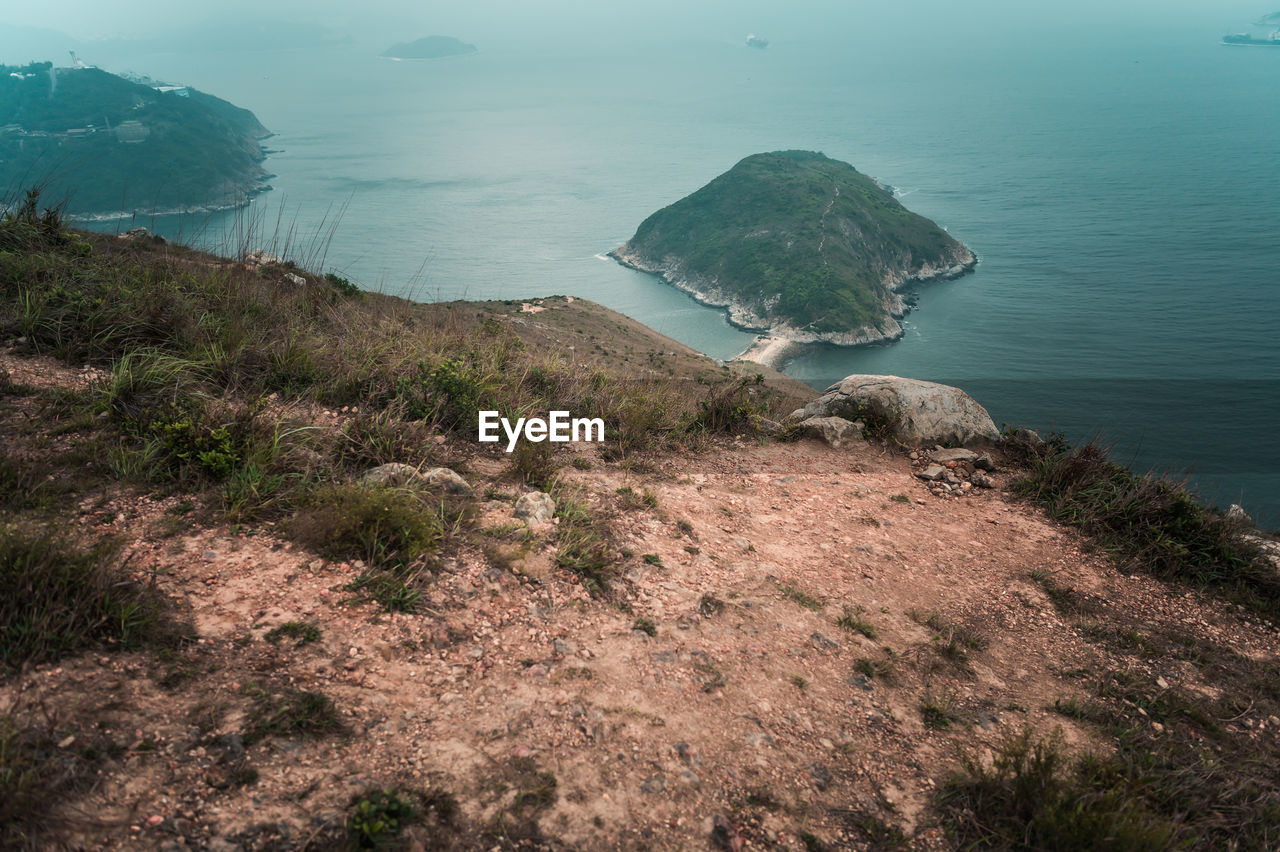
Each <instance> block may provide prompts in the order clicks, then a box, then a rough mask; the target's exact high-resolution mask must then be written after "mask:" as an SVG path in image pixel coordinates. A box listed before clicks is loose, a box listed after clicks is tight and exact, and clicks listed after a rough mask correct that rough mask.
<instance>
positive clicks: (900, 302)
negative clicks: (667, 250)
mask: <svg viewBox="0 0 1280 852" xmlns="http://www.w3.org/2000/svg"><path fill="white" fill-rule="evenodd" d="M629 247H630V243H628V244H627V245H623V246H620V247H619V248H616V249H614V250H613V251H611V252H609V255H608V256H609V257H611V258H613V259H614V260H616V261H617V262H618V263H620V264H622V265H623V266H626V267H628V268H630V269H635V270H638V271H640V272H647V273H649V274H651V275H656V276H658V277H659V278H661V279H662V280H663V281H665V282H666V283H667V284H670V285H671V286H672V287H675V288H676V289H677V290H681V291H683V292H684V293H686V294H688V295H689V296H690V297H691V298H693V300H694V301H696V302H698V303H699V304H702V305H706V306H708V307H713V308H720V309H721V310H723V311H725V314H726V317H727V319H728V322H729V324H730V325H731V326H733V327H734V328H737V329H740V330H742V331H752V332H757V333H759V335H760V336H759V337H758V338H757V339H756V341H755V342H754V343H753V344H752V345H751V346H749V347H748V348H747V349H746V350H745V351H743V352H742V353H741V354H740V355H738V356H737V357H736V358H733V359H731V360H734V361H751V362H754V363H757V364H763V365H764V366H766V367H772V368H773V369H777V370H780V369H782V368H783V367H784V366H785V365H786V363H787V362H788V361H791V360H793V359H794V358H796V357H798V356H799V355H800V354H802V353H803V352H804V351H805V350H806V349H807V348H809V346H811V345H829V346H840V347H853V346H866V345H869V344H877V343H890V342H893V341H895V340H899V339H901V338H902V336H903V334H904V333H905V332H904V331H903V329H902V324H901V323H900V322H899V320H901V319H902V318H903V317H905V316H906V315H907V314H908V313H909V312H910V311H911V309H912V307H914V305H912V304H909V303H908V302H907V301H905V300H904V299H903V298H902V294H901V290H902V289H903V288H904V287H906V286H908V285H910V284H923V283H928V282H932V281H947V280H951V279H955V278H960V277H961V276H963V275H966V274H968V273H970V272H972V271H973V269H974V267H975V266H977V265H978V257H977V255H975V254H974V253H973V252H972V251H970V250H969V249H968V248H966V247H964V246H963V245H962V246H960V247H959V251H958V252H957V256H955V257H953V258H950V259H951V260H953V261H954V262H953V263H951V264H949V265H946V266H944V265H942V264H937V265H934V264H927V263H926V264H923V265H922V266H920V267H919V268H918V269H916V270H914V271H901V270H890V271H889V272H887V273H886V274H885V276H884V278H883V279H882V283H883V284H884V285H885V297H884V299H883V301H882V302H881V305H882V307H883V308H884V310H885V316H884V318H883V319H882V320H881V321H880V322H879V323H878V324H877V325H873V326H862V327H861V328H858V329H855V330H853V331H842V332H815V331H808V330H805V329H802V328H797V327H796V326H794V325H792V324H790V323H788V322H778V321H775V320H770V319H769V318H767V317H764V316H761V315H760V314H759V313H758V312H757V311H756V310H755V309H754V308H753V307H751V306H749V305H747V304H745V303H744V302H743V301H742V300H740V299H738V298H735V297H734V296H733V295H731V294H730V293H729V292H728V291H726V290H724V289H722V288H720V287H719V286H718V285H717V282H716V281H715V280H713V279H707V278H704V277H703V276H699V275H696V274H693V273H689V272H687V271H686V270H685V269H684V265H683V264H682V263H681V261H680V259H679V258H677V257H674V256H668V257H665V258H663V259H662V261H661V262H654V261H653V260H652V259H650V258H646V257H642V256H641V255H639V254H637V253H635V252H633V251H630V250H629Z"/></svg>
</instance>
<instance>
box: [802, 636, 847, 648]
mask: <svg viewBox="0 0 1280 852" xmlns="http://www.w3.org/2000/svg"><path fill="white" fill-rule="evenodd" d="M809 641H810V642H812V643H813V647H815V648H817V649H818V650H820V651H835V650H837V649H839V647H840V643H839V642H837V641H835V640H834V639H832V638H830V637H828V636H823V635H822V634H821V633H811V634H809Z"/></svg>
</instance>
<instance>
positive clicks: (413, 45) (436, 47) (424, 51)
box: [382, 35, 476, 59]
mask: <svg viewBox="0 0 1280 852" xmlns="http://www.w3.org/2000/svg"><path fill="white" fill-rule="evenodd" d="M475 52H476V46H475V45H474V44H467V43H466V42H464V41H459V40H458V39H456V38H453V37H452V36H438V35H433V36H427V37H426V38H420V39H418V40H417V41H408V42H404V43H403V44H395V45H392V46H391V47H389V48H387V49H386V50H385V51H383V53H382V55H383V56H384V57H386V58H388V59H444V58H445V57H446V56H466V55H467V54H468V53H475Z"/></svg>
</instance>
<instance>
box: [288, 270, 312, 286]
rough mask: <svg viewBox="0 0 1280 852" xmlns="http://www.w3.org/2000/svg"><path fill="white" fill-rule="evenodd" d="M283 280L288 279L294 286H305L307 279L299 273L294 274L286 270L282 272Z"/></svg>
mask: <svg viewBox="0 0 1280 852" xmlns="http://www.w3.org/2000/svg"><path fill="white" fill-rule="evenodd" d="M284 280H285V281H288V282H289V283H290V284H292V285H293V286H295V287H305V286H307V279H305V278H303V277H302V276H301V275H294V274H293V273H292V272H286V273H285V274H284Z"/></svg>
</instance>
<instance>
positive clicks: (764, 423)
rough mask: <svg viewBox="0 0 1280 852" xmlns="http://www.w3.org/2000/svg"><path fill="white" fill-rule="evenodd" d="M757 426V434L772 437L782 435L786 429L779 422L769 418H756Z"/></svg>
mask: <svg viewBox="0 0 1280 852" xmlns="http://www.w3.org/2000/svg"><path fill="white" fill-rule="evenodd" d="M755 426H756V431H757V432H759V433H760V434H762V435H768V436H770V437H772V436H774V435H781V434H782V430H783V428H784V427H783V425H782V424H781V423H779V422H778V421H777V420H770V419H769V418H767V417H757V418H755Z"/></svg>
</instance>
